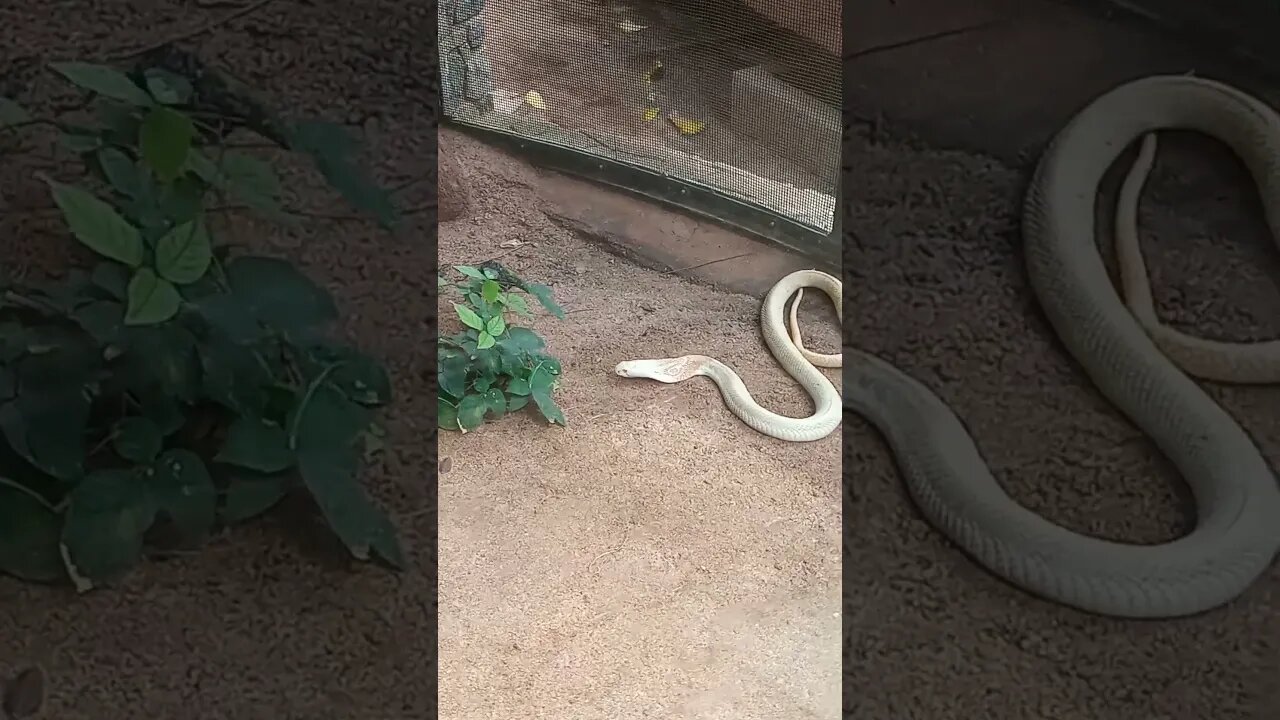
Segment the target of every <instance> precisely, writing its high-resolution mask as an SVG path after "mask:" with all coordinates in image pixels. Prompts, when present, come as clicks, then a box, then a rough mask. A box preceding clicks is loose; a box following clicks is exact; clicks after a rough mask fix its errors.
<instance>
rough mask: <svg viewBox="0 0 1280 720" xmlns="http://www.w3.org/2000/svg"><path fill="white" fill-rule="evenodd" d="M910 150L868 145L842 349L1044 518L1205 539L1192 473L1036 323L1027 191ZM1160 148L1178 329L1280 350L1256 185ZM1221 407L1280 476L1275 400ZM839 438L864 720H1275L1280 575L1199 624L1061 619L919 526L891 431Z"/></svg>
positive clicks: (1165, 142) (1178, 150)
mask: <svg viewBox="0 0 1280 720" xmlns="http://www.w3.org/2000/svg"><path fill="white" fill-rule="evenodd" d="M906 136H907V133H905V132H895V131H894V129H893V128H892V127H884V126H881V127H870V126H863V125H858V126H855V128H854V137H853V139H852V141H851V143H852V148H851V150H850V153H851V154H850V156H849V157H848V158H847V160H846V162H847V165H848V167H849V169H848V170H847V171H846V172H848V173H850V175H851V177H846V180H845V187H846V188H848V189H849V191H850V192H851V195H852V197H851V200H852V202H853V207H852V211H853V218H854V222H852V223H846V227H851V228H852V229H853V230H854V231H855V232H858V233H859V238H858V242H857V244H856V245H849V246H848V247H847V248H846V256H845V293H846V298H847V302H848V303H849V306H850V307H849V310H848V312H847V313H846V317H847V318H848V320H847V321H846V322H847V323H848V325H847V327H848V329H849V334H848V336H847V337H848V338H850V339H849V341H848V342H851V343H852V344H854V345H856V346H858V347H859V348H861V349H864V350H866V351H869V352H871V353H874V354H876V355H879V356H880V357H882V358H884V359H886V360H888V361H890V362H892V363H894V364H895V365H897V366H898V367H899V368H901V369H902V370H904V371H906V372H907V373H909V374H911V375H912V376H914V377H915V378H917V379H918V380H920V381H921V382H923V383H924V384H925V385H927V386H928V387H930V388H931V389H932V390H934V391H935V392H936V393H937V394H938V395H939V396H940V397H941V398H942V399H943V400H944V401H945V402H947V403H948V404H949V405H950V406H951V407H952V408H953V409H954V410H955V411H956V413H957V415H958V416H959V417H960V418H961V419H962V420H963V421H964V422H965V423H966V425H967V426H968V428H969V430H970V432H971V433H972V435H973V436H974V438H975V441H976V443H977V445H978V447H979V448H980V450H981V452H982V453H983V455H984V456H985V458H986V459H987V461H988V462H989V464H990V465H991V468H992V470H993V471H994V474H995V476H996V477H997V479H998V480H999V482H1000V483H1001V484H1002V485H1003V487H1004V488H1005V490H1006V491H1007V492H1008V493H1009V494H1010V495H1011V496H1012V497H1013V498H1014V499H1015V500H1016V501H1017V502H1019V503H1021V504H1023V505H1025V506H1026V507H1028V508H1030V509H1031V510H1033V511H1035V512H1037V513H1040V514H1042V515H1044V516H1046V517H1048V518H1050V519H1051V520H1053V521H1054V522H1057V523H1060V524H1062V525H1064V526H1066V527H1067V528H1070V529H1072V530H1075V531H1078V532H1083V533H1088V534H1092V535H1097V536H1100V537H1104V538H1108V539H1116V540H1127V541H1133V542H1141V543H1155V542H1161V541H1166V540H1169V539H1171V538H1173V537H1176V536H1178V535H1180V534H1182V533H1184V532H1186V531H1187V530H1189V529H1190V528H1191V527H1192V524H1193V523H1194V522H1195V514H1194V511H1193V509H1192V508H1191V507H1189V505H1188V500H1187V495H1188V493H1187V491H1186V489H1185V486H1184V484H1183V482H1182V481H1181V479H1180V478H1179V477H1178V474H1177V472H1176V471H1175V470H1173V469H1172V468H1171V467H1170V466H1169V464H1168V462H1167V461H1166V460H1164V459H1163V457H1162V456H1161V455H1160V453H1159V452H1158V450H1157V449H1156V448H1155V447H1154V446H1153V445H1152V443H1151V442H1150V441H1149V440H1148V439H1147V438H1146V437H1145V436H1144V435H1143V434H1142V432H1141V431H1140V430H1139V429H1137V428H1136V427H1134V426H1133V425H1132V424H1131V423H1129V422H1128V421H1127V420H1126V419H1125V418H1124V417H1122V416H1121V415H1120V414H1119V413H1118V412H1117V411H1116V410H1115V409H1114V408H1112V407H1110V406H1109V405H1108V403H1107V402H1106V401H1105V400H1104V399H1103V398H1102V396H1101V395H1100V394H1099V393H1098V392H1097V391H1096V390H1095V389H1094V388H1093V387H1092V385H1091V383H1090V381H1089V380H1088V378H1087V377H1085V375H1084V374H1083V372H1082V371H1081V369H1080V368H1079V367H1078V366H1077V365H1075V364H1074V362H1073V360H1072V359H1071V358H1070V357H1069V356H1068V355H1067V353H1066V352H1065V350H1064V348H1063V347H1062V346H1061V345H1060V344H1059V343H1058V342H1057V340H1056V339H1055V337H1054V334H1053V331H1052V329H1051V328H1050V327H1049V326H1048V323H1047V322H1046V321H1045V320H1044V319H1043V317H1042V315H1041V314H1040V313H1039V311H1038V309H1037V306H1036V302H1035V300H1034V297H1033V295H1032V292H1031V290H1030V288H1029V287H1028V284H1027V280H1026V275H1025V272H1024V269H1023V264H1022V257H1021V254H1020V248H1019V245H1020V234H1019V228H1018V220H1019V218H1018V212H1019V209H1020V201H1021V195H1022V192H1023V190H1024V188H1025V185H1026V182H1027V180H1028V177H1027V174H1026V173H1025V172H1024V171H1022V170H1014V169H1012V168H1010V167H1009V166H1007V165H1004V164H1002V163H1001V162H998V161H995V160H992V159H990V158H987V157H983V156H981V155H978V154H973V153H966V152H956V151H940V150H936V149H934V148H931V147H929V146H928V145H925V144H923V143H920V142H916V141H914V140H909V139H906ZM1161 138H1162V140H1161V148H1162V149H1161V151H1160V155H1159V160H1158V165H1157V168H1156V171H1155V173H1154V174H1153V176H1152V179H1151V181H1150V182H1149V184H1148V186H1147V191H1146V194H1145V196H1144V200H1143V203H1142V209H1141V214H1140V219H1139V221H1140V225H1141V229H1142V239H1143V249H1144V251H1145V253H1146V254H1147V258H1148V264H1149V265H1150V269H1151V272H1152V275H1153V279H1154V284H1155V287H1156V296H1157V303H1158V308H1159V311H1160V313H1161V315H1162V316H1163V317H1164V318H1166V319H1168V320H1171V321H1172V322H1173V323H1174V324H1175V326H1177V327H1181V328H1184V329H1188V330H1190V331H1193V332H1195V333H1196V334H1198V335H1201V336H1205V337H1212V338H1220V339H1231V340H1237V341H1246V340H1260V339H1265V338H1275V337H1277V336H1280V312H1277V311H1278V310H1280V288H1278V287H1277V282H1276V278H1280V257H1278V256H1277V254H1276V248H1275V245H1274V243H1273V241H1272V240H1271V239H1270V237H1269V233H1268V232H1267V229H1266V226H1265V225H1264V224H1263V222H1262V213H1261V208H1260V206H1259V202H1258V197H1257V193H1256V191H1255V190H1254V189H1253V186H1252V184H1251V183H1250V181H1249V179H1248V177H1247V175H1246V174H1245V172H1244V170H1243V168H1242V167H1240V166H1239V164H1238V163H1237V162H1236V161H1235V160H1234V159H1233V158H1232V157H1231V156H1230V155H1229V154H1228V153H1227V152H1226V151H1225V150H1224V149H1223V148H1221V147H1219V146H1218V145H1217V144H1216V143H1213V142H1210V141H1208V140H1205V139H1202V138H1196V137H1187V136H1183V135H1180V134H1178V133H1166V134H1162V136H1161ZM1126 160H1127V158H1126V159H1122V161H1121V165H1125V162H1126ZM1126 167H1127V166H1126ZM1116 181H1117V178H1111V179H1110V181H1109V183H1108V184H1107V185H1106V186H1105V187H1104V189H1103V192H1104V198H1114V191H1115V186H1116V185H1117V182H1116ZM1099 205H1100V208H1099V210H1100V217H1106V218H1110V217H1111V206H1110V205H1109V204H1108V203H1107V202H1106V201H1105V200H1104V201H1103V202H1101V203H1099ZM1107 222H1109V221H1103V222H1101V223H1100V233H1101V235H1102V236H1103V237H1104V242H1103V251H1104V254H1106V253H1108V252H1109V249H1110V244H1109V241H1108V240H1106V239H1105V238H1106V237H1107V235H1108V234H1109V233H1108V231H1107V227H1109V226H1108V224H1107ZM1203 385H1204V387H1205V389H1206V390H1207V392H1209V394H1210V395H1211V396H1212V397H1213V398H1215V399H1216V400H1217V401H1219V402H1220V403H1221V404H1222V405H1223V406H1224V407H1225V408H1226V409H1227V410H1228V412H1230V413H1231V414H1232V415H1233V416H1234V417H1235V418H1237V419H1238V420H1239V422H1240V423H1241V424H1242V425H1243V426H1244V427H1245V429H1246V430H1247V431H1248V432H1249V433H1250V434H1251V435H1252V437H1253V438H1254V440H1255V441H1256V442H1257V444H1258V445H1259V446H1260V448H1261V449H1262V451H1263V453H1264V455H1265V456H1266V458H1267V459H1268V460H1269V462H1270V463H1271V464H1272V466H1273V467H1276V466H1280V388H1277V387H1248V386H1235V387H1228V386H1221V385H1214V384H1208V383H1205V384H1203ZM844 431H845V433H846V438H847V442H848V445H847V446H846V449H845V458H844V462H845V471H846V473H848V475H847V477H849V478H850V479H849V481H848V482H849V483H850V485H851V491H852V494H853V500H852V504H850V505H847V506H846V509H845V520H846V522H847V523H848V525H847V527H848V528H849V533H850V536H851V537H850V539H849V540H848V541H847V542H848V543H849V545H848V546H847V548H846V555H845V556H844V563H845V564H844V567H845V572H846V577H848V578H849V581H848V584H847V586H846V590H847V592H848V595H847V596H846V599H845V603H846V605H845V612H846V616H845V617H846V620H845V628H846V632H847V635H846V646H845V652H846V653H847V656H846V657H847V659H846V665H845V670H844V672H845V692H846V695H845V706H846V708H851V709H852V716H853V717H860V718H886V719H887V718H929V719H930V720H949V719H952V718H954V719H957V720H959V719H961V718H976V717H982V718H989V719H990V720H1004V719H1008V720H1015V719H1018V718H1062V719H1064V720H1065V719H1068V718H1070V719H1072V720H1074V719H1076V718H1094V719H1097V720H1124V719H1128V718H1162V719H1169V720H1172V719H1173V718H1185V717H1216V718H1237V719H1244V718H1257V719H1258V720H1261V719H1262V718H1274V717H1277V716H1278V715H1280V704H1277V702H1276V698H1275V697H1274V694H1273V693H1272V696H1271V697H1269V698H1268V697H1266V695H1265V694H1264V693H1269V692H1272V688H1273V687H1274V681H1275V677H1276V676H1277V672H1278V671H1280V662H1277V661H1278V660H1280V640H1278V639H1280V568H1273V569H1272V570H1271V571H1270V572H1269V573H1267V574H1266V575H1265V576H1264V577H1262V578H1261V579H1260V580H1259V581H1258V582H1257V583H1256V584H1255V585H1254V586H1253V587H1252V588H1251V589H1250V590H1249V591H1248V592H1247V593H1246V594H1245V595H1244V596H1243V597H1241V598H1240V599H1239V600H1238V601H1236V602H1234V603H1232V604H1230V605H1229V606H1227V607H1224V608H1221V609H1217V610H1214V611H1212V612H1210V613H1207V614H1204V615H1202V616H1197V617H1190V618H1183V619H1178V620H1169V621H1158V622H1154V621H1153V622H1129V621H1121V620H1113V619H1104V618H1099V617H1094V616H1090V615H1086V614H1083V613H1080V612H1077V611H1075V610H1072V609H1069V608H1065V607H1060V606H1057V605H1055V604H1051V603H1049V602H1045V601H1042V600H1039V599H1037V598H1035V597H1032V596H1030V595H1028V594H1025V593H1023V592H1021V591H1019V590H1017V589H1015V588H1013V587H1011V586H1010V585H1007V584H1006V583H1004V582H1003V581H1001V580H999V579H997V578H996V577H994V576H992V575H990V574H988V573H986V572H985V571H984V570H982V569H981V568H980V567H979V566H978V565H976V564H975V563H974V562H972V561H971V560H969V559H968V558H967V557H966V556H964V555H963V554H961V553H960V552H959V551H958V550H957V549H956V548H955V547H954V546H952V545H950V544H949V543H948V542H947V541H946V540H945V539H944V538H943V537H942V536H941V535H940V534H939V533H938V532H937V531H935V530H934V529H933V528H931V527H930V526H929V525H928V524H927V523H926V522H925V521H924V519H923V518H922V517H921V516H920V514H919V513H918V512H917V511H916V509H915V507H914V505H913V504H912V501H911V500H910V498H909V497H908V495H907V493H906V490H905V488H904V486H903V484H902V481H901V477H900V475H899V473H898V471H897V469H896V468H895V466H894V462H893V458H892V456H891V455H890V453H889V452H888V449H887V447H886V446H885V445H884V443H883V442H882V440H881V438H880V436H879V435H878V434H877V433H876V432H875V430H874V429H873V428H871V427H870V426H869V425H867V424H866V423H865V422H863V421H862V420H860V419H858V418H856V417H851V416H846V420H845V426H844Z"/></svg>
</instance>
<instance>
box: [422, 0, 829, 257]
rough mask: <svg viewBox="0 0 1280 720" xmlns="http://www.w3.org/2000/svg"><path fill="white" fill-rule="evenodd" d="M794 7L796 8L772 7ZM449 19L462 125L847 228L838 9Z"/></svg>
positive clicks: (577, 8)
mask: <svg viewBox="0 0 1280 720" xmlns="http://www.w3.org/2000/svg"><path fill="white" fill-rule="evenodd" d="M749 4H754V5H756V6H757V7H760V8H761V9H762V10H763V11H764V12H766V13H770V14H771V15H774V16H775V18H774V19H773V20H771V19H769V18H766V17H764V16H763V15H761V14H758V13H757V12H755V11H753V10H751V9H750V8H749V7H748V5H749ZM778 5H785V6H786V9H785V10H776V9H769V8H776V7H777V6H778ZM439 7H440V47H441V55H442V57H441V74H442V79H443V88H442V95H443V99H444V106H445V108H444V109H445V113H446V115H448V116H449V117H451V118H453V119H454V120H456V121H458V122H462V123H464V124H472V125H477V126H482V127H487V128H491V129H495V130H501V131H505V132H510V133H514V134H516V135H521V136H524V137H530V138H534V139H538V140H543V141H547V142H552V143H555V144H558V145H562V146H568V147H571V148H573V149H575V150H580V151H581V152H584V153H589V154H592V155H597V156H603V157H608V158H611V159H615V160H620V161H625V162H628V163H631V164H634V165H638V166H641V167H644V168H646V169H649V170H653V171H656V172H659V173H662V174H666V175H669V176H672V177H675V178H678V179H681V180H685V181H690V182H694V183H698V184H701V185H703V186H706V187H708V188H710V189H712V190H714V191H717V192H718V193H719V194H722V195H726V196H729V197H732V198H734V199H738V200H745V201H747V202H750V203H753V204H756V205H759V206H763V207H764V208H766V209H768V210H771V211H773V212H776V213H779V214H780V215H783V216H785V217H788V218H791V219H792V220H794V221H796V222H800V223H803V224H804V225H807V226H809V227H811V228H813V229H814V230H816V231H819V232H822V233H824V234H825V233H829V232H830V231H831V230H832V225H833V218H834V211H835V207H836V197H837V195H838V193H837V190H836V188H837V185H836V182H837V178H838V175H839V164H840V160H839V158H840V155H839V153H840V150H839V148H840V122H839V108H840V104H839V103H840V97H841V84H840V63H839V59H838V56H839V42H840V41H839V37H840V26H839V22H840V20H839V15H838V13H839V11H840V10H839V9H840V6H839V5H838V4H836V3H835V2H833V1H832V0H797V1H796V2H790V3H776V2H770V0H683V1H679V0H668V1H667V2H661V1H656V0H628V1H627V2H626V3H625V4H624V3H615V2H612V1H611V0H445V1H444V2H441V3H440V6H439ZM784 26H785V27H784ZM789 28H790V29H789ZM802 33H803V34H802ZM811 38H812V39H811Z"/></svg>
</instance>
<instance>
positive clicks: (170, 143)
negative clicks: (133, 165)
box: [138, 106, 196, 182]
mask: <svg viewBox="0 0 1280 720" xmlns="http://www.w3.org/2000/svg"><path fill="white" fill-rule="evenodd" d="M195 136H196V128H195V125H193V124H192V123H191V118H189V117H187V116H186V115H183V114H182V113H180V112H177V111H176V110H171V109H169V108H167V107H163V106H156V107H153V108H152V109H151V112H149V113H147V116H146V117H145V118H143V120H142V128H141V129H140V130H139V131H138V148H139V150H141V151H142V158H143V159H144V160H146V161H147V164H148V165H150V166H151V169H152V170H154V171H155V173H156V177H158V178H160V179H161V180H162V181H164V182H169V181H171V180H174V179H175V178H177V177H178V176H179V175H181V174H182V171H183V170H184V169H185V166H186V162H187V151H188V150H190V149H191V141H192V140H193V139H194V138H195Z"/></svg>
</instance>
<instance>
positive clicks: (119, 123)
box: [95, 100, 142, 147]
mask: <svg viewBox="0 0 1280 720" xmlns="http://www.w3.org/2000/svg"><path fill="white" fill-rule="evenodd" d="M95 104H96V105H97V114H98V119H99V120H101V121H102V125H103V131H104V132H103V133H102V137H103V139H105V140H106V141H107V142H109V143H112V144H114V145H121V146H124V147H135V146H137V144H138V128H139V127H141V125H142V115H141V114H140V113H139V112H138V108H137V107H135V106H133V105H129V104H127V103H120V102H115V101H112V100H99V101H98V102H97V103H95Z"/></svg>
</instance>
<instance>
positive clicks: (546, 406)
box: [533, 392, 565, 426]
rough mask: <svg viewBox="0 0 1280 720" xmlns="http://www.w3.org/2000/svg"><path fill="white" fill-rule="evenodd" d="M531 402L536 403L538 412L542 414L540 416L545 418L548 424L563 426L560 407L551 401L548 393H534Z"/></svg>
mask: <svg viewBox="0 0 1280 720" xmlns="http://www.w3.org/2000/svg"><path fill="white" fill-rule="evenodd" d="M533 401H534V402H535V403H537V405H538V410H539V411H541V412H542V416H543V417H545V418H546V419H547V421H548V422H551V423H554V424H556V425H560V426H564V424H565V420H564V412H563V411H561V410H560V406H558V405H556V402H555V401H554V400H552V399H551V395H550V394H549V393H543V392H534V393H533Z"/></svg>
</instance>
